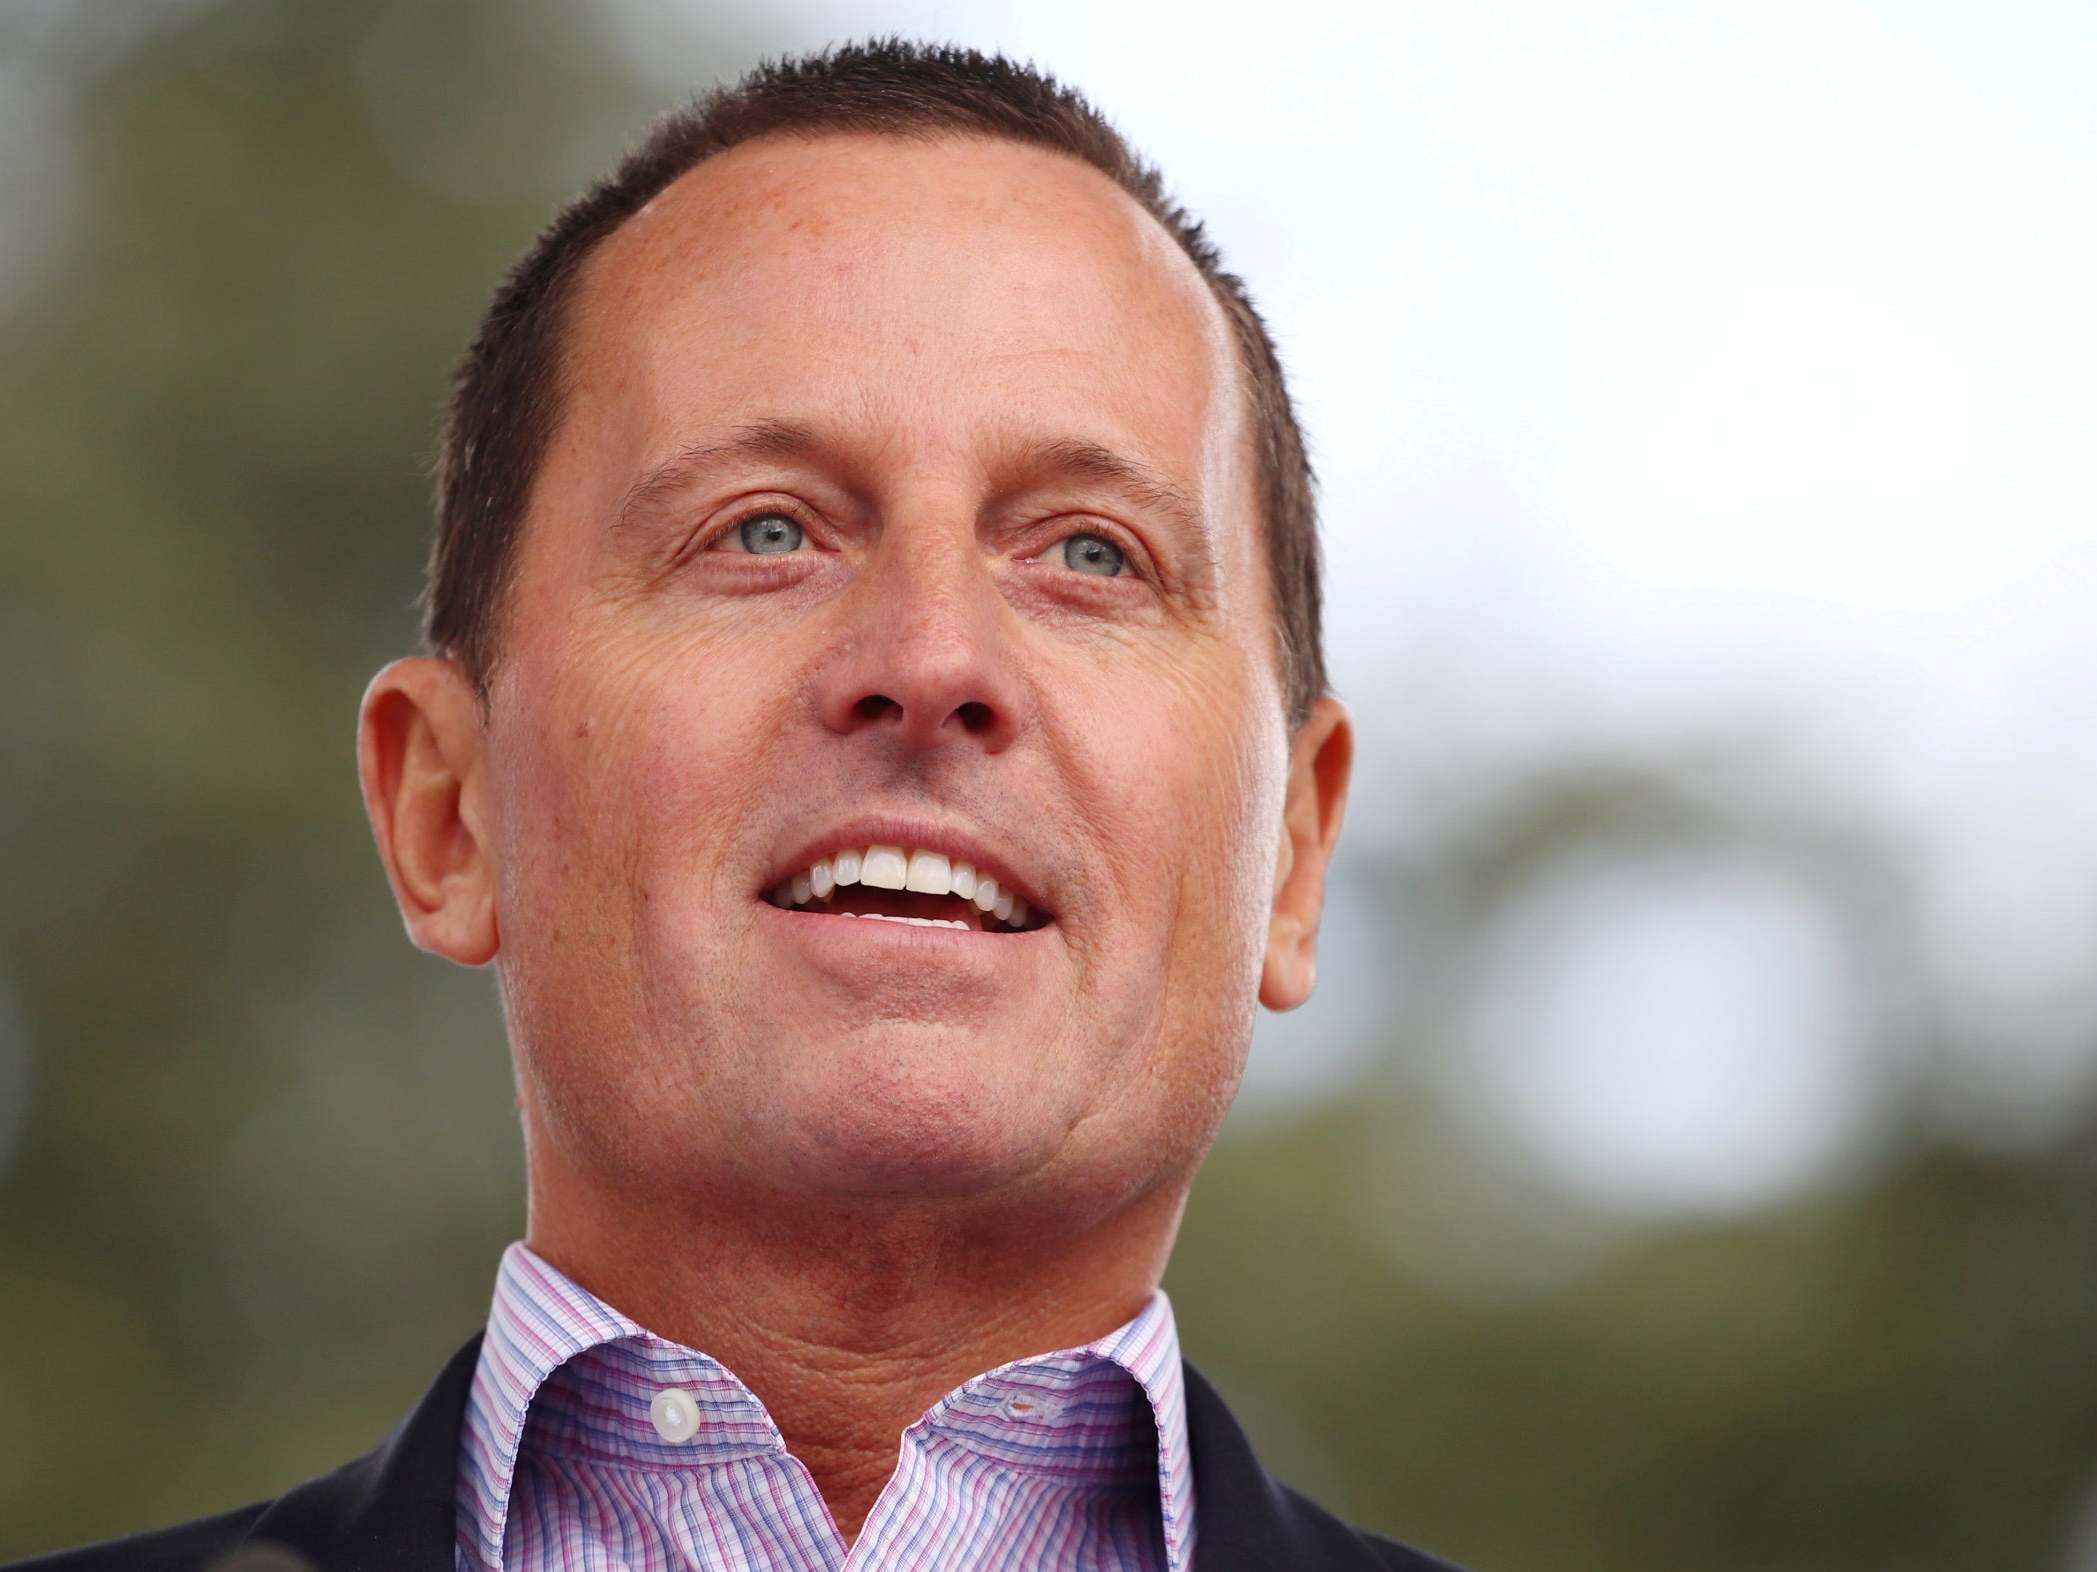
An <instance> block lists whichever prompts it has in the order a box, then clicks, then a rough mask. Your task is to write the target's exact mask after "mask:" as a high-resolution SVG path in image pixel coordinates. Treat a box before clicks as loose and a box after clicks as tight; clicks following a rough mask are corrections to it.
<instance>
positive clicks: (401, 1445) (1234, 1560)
mask: <svg viewBox="0 0 2097 1572" xmlns="http://www.w3.org/2000/svg"><path fill="white" fill-rule="evenodd" d="M480 1347H481V1340H480V1337H479V1335H478V1334H476V1335H475V1336H474V1338H473V1340H472V1341H471V1342H469V1343H467V1345H466V1346H465V1347H464V1348H462V1349H460V1350H459V1351H458V1352H457V1353H456V1354H454V1355H453V1356H452V1358H451V1362H450V1363H449V1364H447V1365H446V1366H445V1367H444V1370H443V1372H442V1373H441V1374H440V1375H439V1376H438V1377H437V1380H436V1384H435V1385H433V1386H432V1387H431V1388H430V1389H429V1391H427V1392H426V1393H424V1394H423V1397H422V1401H421V1402H419V1403H417V1404H416V1405H415V1408H414V1411H413V1412H412V1413H410V1414H409V1415H408V1417H407V1418H406V1419H404V1420H402V1421H401V1422H400V1424H399V1426H398V1427H396V1428H395V1430H394V1432H393V1434H392V1435H390V1436H388V1437H387V1438H386V1439H385V1440H384V1441H382V1442H381V1443H380V1444H379V1446H378V1447H377V1449H376V1450H374V1451H372V1452H369V1453H367V1454H365V1455H364V1456H363V1457H360V1458H358V1459H357V1460H356V1461H355V1462H354V1463H347V1464H344V1465H343V1466H342V1467H341V1468H338V1469H336V1470H335V1472H334V1473H332V1474H327V1475H324V1476H322V1477H321V1478H319V1479H314V1480H309V1481H308V1482H307V1483H305V1484H303V1485H299V1486H297V1487H296V1488H295V1489H292V1490H288V1491H286V1492H285V1493H284V1494H283V1495H281V1496H278V1497H277V1498H276V1500H274V1501H258V1502H256V1503H255V1504H254V1505H253V1506H244V1507H240V1508H237V1509H236V1510H234V1511H231V1512H222V1513H220V1514H219V1515H218V1516H217V1517H207V1518H200V1519H198V1520H197V1521H196V1522H194V1523H184V1524H181V1525H179V1526H177V1527H174V1528H163V1529H158V1530H155V1531H154V1532H152V1533H146V1534H134V1535H132V1536H131V1537H130V1538H127V1539H113V1540H109V1541H107V1542H106V1543H103V1544H99V1545H89V1546H86V1547H85V1548H83V1549H79V1550H67V1551H60V1552H58V1553H57V1554H55V1555H49V1556H38V1557H36V1558H35V1559H33V1560H30V1561H21V1562H15V1563H13V1564H12V1565H10V1566H8V1567H0V1572H198V1569H199V1568H201V1567H203V1566H204V1565H205V1563H207V1562H209V1561H211V1560H212V1559H214V1558H215V1557H218V1556H221V1555H224V1554H225V1553H226V1552H228V1551H230V1550H232V1549H234V1548H235V1547H237V1546H241V1545H251V1544H262V1543H273V1544H279V1545H288V1546H290V1547H292V1548H293V1549H295V1550H298V1551H300V1552H302V1553H303V1554H305V1555H306V1556H308V1557H310V1558H311V1559H312V1560H313V1561H314V1562H315V1563H316V1564H317V1565H318V1566H319V1568H320V1572H452V1565H453V1562H452V1555H453V1550H452V1546H453V1543H454V1538H455V1531H454V1528H453V1516H452V1514H453V1487H454V1484H455V1482H456V1476H457V1472H458V1466H459V1425H460V1421H461V1418H462V1416H463V1415H464V1412H465V1408H466V1390H467V1388H468V1387H469V1386H470V1385H471V1384H472V1381H473V1370H474V1365H475V1362H476V1361H477V1360H478V1359H479V1357H480ZM1185 1369H1186V1376H1187V1437H1188V1444H1189V1447H1190V1449H1191V1450H1192V1451H1193V1454H1194V1510H1195V1512H1196V1514H1197V1518H1196V1522H1197V1525H1198V1526H1197V1530H1196V1536H1197V1543H1196V1546H1195V1552H1194V1558H1195V1572H1372V1569H1379V1568H1392V1567H1395V1568H1398V1569H1399V1572H1457V1569H1456V1568H1454V1567H1451V1566H1450V1565H1449V1564H1448V1563H1447V1562H1443V1561H1437V1560H1435V1559H1434V1558H1433V1557H1432V1556H1426V1555H1422V1554H1421V1553H1420V1552H1419V1551H1417V1550H1408V1549H1407V1548H1406V1547H1405V1546H1403V1545H1400V1544H1398V1543H1396V1542H1395V1541H1392V1540H1389V1539H1385V1538H1384V1537H1383V1536H1382V1535H1380V1534H1371V1533H1367V1532H1365V1531H1363V1530H1361V1529H1358V1528H1350V1527H1349V1526H1348V1525H1346V1524H1345V1523H1342V1522H1341V1521H1340V1520H1339V1519H1338V1518H1336V1517H1334V1516H1333V1515H1332V1514H1331V1513H1329V1512H1327V1511H1326V1510H1325V1509H1324V1508H1323V1507H1320V1506H1318V1505H1317V1504H1316V1503H1314V1502H1312V1501H1309V1500H1306V1499H1305V1498H1304V1497H1302V1496H1300V1495H1298V1494H1297V1493H1296V1492H1295V1491H1293V1490H1291V1489H1290V1488H1289V1487H1288V1486H1287V1485H1283V1484H1279V1483H1277V1482H1276V1481H1275V1480H1274V1479H1272V1478H1270V1477H1269V1476H1268V1473H1267V1471H1266V1470H1265V1469H1264V1468H1262V1467H1261V1466H1260V1464H1259V1461H1258V1460H1257V1459H1256V1458H1255V1457H1254V1456H1253V1455H1252V1447H1251V1444H1250V1443H1248V1442H1247V1441H1246V1439H1245V1432H1244V1431H1243V1430H1241V1429H1239V1428H1238V1422H1237V1421H1236V1420H1235V1419H1233V1418H1232V1417H1231V1413H1230V1410H1229V1409H1228V1408H1226V1407H1224V1406H1223V1399H1222V1398H1220V1397H1218V1396H1217V1395H1216V1389H1215V1388H1214V1387H1212V1386H1210V1385H1209V1383H1208V1382H1207V1381H1206V1380H1204V1379H1203V1378H1202V1376H1201V1375H1200V1374H1199V1373H1198V1372H1197V1371H1196V1370H1195V1369H1194V1367H1193V1366H1192V1365H1187V1366H1186V1367H1185ZM1000 1572H1002V1569H1000ZM1014 1572H1024V1569H1023V1568H1022V1569H1014Z"/></svg>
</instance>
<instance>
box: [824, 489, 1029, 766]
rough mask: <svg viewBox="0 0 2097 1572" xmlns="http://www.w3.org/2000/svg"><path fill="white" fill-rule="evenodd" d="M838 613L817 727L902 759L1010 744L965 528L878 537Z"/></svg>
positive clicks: (996, 637)
mask: <svg viewBox="0 0 2097 1572" xmlns="http://www.w3.org/2000/svg"><path fill="white" fill-rule="evenodd" d="M839 610H840V614H841V615H842V616H843V617H844V618H845V620H846V626H845V628H844V629H843V630H842V637H840V638H839V640H838V641H837V643H836V645H835V646H834V648H833V652H832V654H831V656H830V658H829V660H828V663H827V665H826V667H825V669H824V671H823V673H822V675H821V676H820V678H819V679H818V684H817V695H818V697H817V704H818V708H819V709H820V711H821V714H822V719H823V723H824V725H826V726H828V727H829V728H830V729H831V730H832V731H834V732H836V733H838V734H839V735H841V736H844V735H851V734H855V733H862V732H865V733H878V734H884V735H886V736H887V737H888V738H889V739H890V740H891V741H892V742H893V743H894V744H895V745H896V746H898V747H900V748H904V749H907V750H912V751H920V750H926V749H936V748H940V747H943V746H950V745H954V744H962V743H966V744H972V745H973V746H975V747H977V748H980V749H981V750H982V751H983V752H985V753H999V752H1002V751H1003V750H1004V749H1005V748H1007V747H1009V746H1010V745H1011V743H1012V740H1013V738H1014V737H1015V736H1016V735H1017V734H1018V730H1019V719H1020V706H1021V702H1022V701H1021V692H1022V689H1021V684H1020V682H1019V679H1018V675H1017V673H1016V671H1015V670H1014V666H1013V657H1014V651H1013V650H1012V648H1011V647H1010V630H1009V628H1008V626H1007V622H1006V615H1007V608H1006V605H1005V601H1004V597H1003V596H1002V595H1001V594H1000V593H999V592H998V588H997V585H996V583H995V582H994V581H993V579H992V577H991V574H990V572H989V570H988V568H987V566H986V565H985V563H984V561H983V559H982V555H981V552H980V550H979V548H978V546H977V543H976V539H975V531H974V528H973V522H972V521H969V522H968V523H967V524H966V525H963V524H961V523H958V522H957V524H956V525H955V526H954V527H953V528H937V527H920V528H915V529H901V530H891V531H888V532H886V533H885V534H884V535H883V536H882V538H881V539H880V542H879V544H878V545H877V546H876V547H875V549H874V552H873V554H872V559H871V560H870V562H869V563H868V565H867V567H866V568H864V569H863V570H862V571H861V574H860V578H859V581H858V582H857V583H855V584H854V585H853V586H852V588H851V590H850V591H849V592H847V594H846V596H845V598H844V601H843V602H842V603H841V605H840V608H839Z"/></svg>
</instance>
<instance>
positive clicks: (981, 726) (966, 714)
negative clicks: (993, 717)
mask: <svg viewBox="0 0 2097 1572" xmlns="http://www.w3.org/2000/svg"><path fill="white" fill-rule="evenodd" d="M954 713H955V714H956V715H958V716H960V717H961V729H962V730H963V731H988V730H989V729H990V706H989V705H987V704H983V703H979V702H978V701H976V700H975V699H970V700H969V701H968V702H967V703H966V704H964V705H962V706H961V707H960V708H959V709H957V710H955V711H954Z"/></svg>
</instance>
